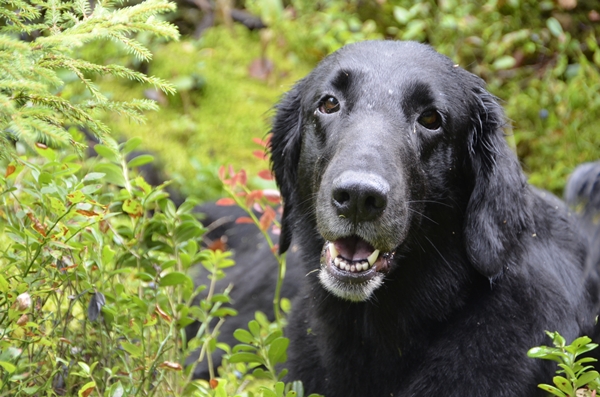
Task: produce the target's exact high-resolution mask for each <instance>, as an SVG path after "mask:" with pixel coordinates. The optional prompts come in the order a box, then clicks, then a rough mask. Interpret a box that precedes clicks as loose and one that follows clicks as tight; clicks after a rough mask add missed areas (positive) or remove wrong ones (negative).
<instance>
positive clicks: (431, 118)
mask: <svg viewBox="0 0 600 397" xmlns="http://www.w3.org/2000/svg"><path fill="white" fill-rule="evenodd" d="M417 121H418V122H419V124H421V125H422V126H423V127H425V128H427V129H428V130H437V129H438V128H440V126H441V125H442V116H440V114H439V113H438V112H436V111H435V110H427V111H425V112H423V114H421V116H419V119H418V120H417Z"/></svg>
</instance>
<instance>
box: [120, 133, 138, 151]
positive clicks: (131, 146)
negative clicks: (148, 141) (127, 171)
mask: <svg viewBox="0 0 600 397" xmlns="http://www.w3.org/2000/svg"><path fill="white" fill-rule="evenodd" d="M141 143H142V138H140V137H139V136H134V137H133V138H131V139H129V140H128V141H127V142H125V143H124V144H123V148H122V149H121V152H122V153H123V154H129V153H131V152H132V151H134V150H135V149H137V148H138V147H139V146H140V145H141Z"/></svg>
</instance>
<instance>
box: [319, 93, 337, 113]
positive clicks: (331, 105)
mask: <svg viewBox="0 0 600 397" xmlns="http://www.w3.org/2000/svg"><path fill="white" fill-rule="evenodd" d="M338 110H340V102H339V101H338V100H337V99H336V98H334V97H332V96H328V97H325V98H324V99H323V100H322V101H321V104H320V105H319V112H321V113H325V114H330V113H335V112H337V111H338Z"/></svg>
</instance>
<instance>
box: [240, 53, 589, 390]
mask: <svg viewBox="0 0 600 397" xmlns="http://www.w3.org/2000/svg"><path fill="white" fill-rule="evenodd" d="M504 125H505V118H504V115H503V112H502V109H501V107H500V106H499V105H498V103H497V101H496V99H495V98H494V97H493V96H492V95H491V94H489V93H488V92H487V91H486V90H485V88H484V83H483V81H482V80H481V79H479V78H477V77H476V76H474V75H472V74H470V73H468V72H466V71H465V70H463V69H461V68H460V67H458V66H457V65H454V64H453V63H452V62H451V61H450V59H448V58H446V57H445V56H442V55H440V54H438V53H437V52H435V51H434V50H433V49H431V48H429V47H427V46H425V45H420V44H416V43H410V42H362V43H358V44H353V45H350V46H347V47H345V48H343V49H342V50H340V51H338V52H336V53H335V54H333V55H331V56H329V57H328V58H326V59H325V60H324V61H323V62H321V64H320V65H319V66H318V67H317V68H316V69H315V70H314V71H313V72H312V73H310V74H309V75H308V76H307V77H306V78H305V79H303V80H301V81H300V82H298V83H297V84H296V85H295V87H294V88H293V89H292V90H291V91H290V92H289V93H288V94H287V95H286V96H285V97H284V98H283V100H282V101H281V103H280V104H279V105H278V106H277V113H276V117H275V120H274V124H273V128H272V133H273V135H272V140H271V151H272V162H273V170H274V173H275V175H276V180H277V183H278V185H279V187H280V189H281V193H282V196H283V198H284V204H285V205H284V216H283V219H282V225H283V228H282V234H281V239H280V247H281V249H282V250H283V251H285V250H286V249H287V248H288V247H289V246H290V244H291V243H292V240H293V242H294V244H295V245H297V246H298V247H299V251H300V256H301V259H300V260H299V261H298V263H297V264H295V265H297V266H302V269H303V274H306V277H304V280H303V281H301V280H298V281H297V282H298V283H300V282H302V283H303V285H302V289H301V291H300V292H299V296H298V297H297V299H296V300H295V301H294V304H293V313H292V316H291V319H290V325H289V326H288V329H287V333H288V336H289V337H290V338H291V343H290V348H289V354H288V357H289V361H288V363H287V366H288V368H289V370H290V373H289V378H290V379H300V380H302V381H303V382H304V385H305V387H306V389H307V390H308V391H309V392H318V393H322V394H325V395H326V396H327V397H351V396H356V397H366V396H375V397H384V396H385V397H388V396H460V397H467V396H511V397H515V396H532V395H537V394H543V393H541V391H540V390H539V389H537V387H536V385H537V384H538V383H541V382H551V379H552V373H553V371H554V366H553V364H552V363H550V362H546V361H542V360H533V359H530V358H528V357H527V356H526V353H527V351H528V349H529V348H531V347H533V346H537V345H541V344H549V340H548V339H547V337H546V335H545V333H544V331H545V330H551V331H559V332H560V333H561V334H562V335H563V336H564V337H565V338H566V339H567V340H572V339H574V338H575V337H577V336H579V335H581V334H591V333H592V332H593V324H594V318H595V315H596V313H597V311H598V285H599V284H598V283H599V281H598V272H597V269H596V266H597V265H598V262H599V260H600V259H599V258H598V257H599V256H600V254H599V253H598V248H597V247H598V246H599V245H600V238H598V236H599V234H598V232H597V231H598V229H599V226H598V224H593V223H592V221H591V218H590V216H589V214H588V219H587V221H585V222H584V223H585V224H586V225H588V226H587V227H581V226H579V225H578V221H577V219H576V218H577V217H576V216H575V215H574V214H571V213H570V212H569V210H568V209H567V208H566V207H565V205H564V204H563V203H562V202H561V201H560V200H558V199H556V198H555V197H554V196H552V195H551V194H549V193H545V192H542V191H539V190H537V189H535V188H533V187H531V186H529V185H528V184H527V182H526V178H525V176H524V175H523V172H522V170H521V168H520V166H519V162H518V160H517V158H516V157H515V155H514V154H513V152H512V151H511V150H510V148H509V147H508V145H507V144H506V142H505V139H504V135H503V127H504ZM586 175H587V174H586ZM588 176H589V175H588ZM596 178H597V179H600V178H598V177H596ZM596 182H597V183H596V187H595V188H593V189H592V188H590V189H588V190H586V189H585V186H584V187H583V188H580V189H579V190H580V191H581V193H582V194H584V195H588V196H589V195H591V194H595V195H598V191H599V190H600V187H599V186H600V181H596ZM585 184H586V183H583V185H585ZM580 185H581V184H580ZM575 190H577V188H573V191H575ZM588 198H589V197H588ZM596 201H598V199H597V198H596ZM592 236H596V237H594V238H595V240H593V239H592ZM594 247H595V248H594ZM593 250H595V251H593ZM592 252H593V255H595V256H591V255H592V254H591V253H592ZM240 260H241V259H239V258H238V261H240ZM586 263H588V264H590V265H589V266H586ZM239 265H240V266H244V264H243V263H240V264H239ZM289 266H290V267H291V266H294V264H290V265H289ZM317 269H319V270H318V271H317V272H315V270H317ZM253 271H257V269H256V268H254V269H253Z"/></svg>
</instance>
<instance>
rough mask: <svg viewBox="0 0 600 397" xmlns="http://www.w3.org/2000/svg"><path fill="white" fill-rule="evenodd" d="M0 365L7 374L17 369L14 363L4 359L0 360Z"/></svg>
mask: <svg viewBox="0 0 600 397" xmlns="http://www.w3.org/2000/svg"><path fill="white" fill-rule="evenodd" d="M0 367H2V368H4V370H5V371H6V372H8V373H9V374H12V373H13V372H15V370H16V369H17V367H16V366H15V365H14V364H11V363H9V362H6V361H0Z"/></svg>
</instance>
